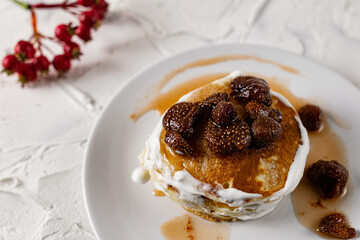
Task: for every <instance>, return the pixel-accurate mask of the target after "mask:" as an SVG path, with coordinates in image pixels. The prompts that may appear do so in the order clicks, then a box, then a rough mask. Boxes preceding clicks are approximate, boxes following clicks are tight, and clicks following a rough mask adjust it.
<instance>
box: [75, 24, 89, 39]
mask: <svg viewBox="0 0 360 240" xmlns="http://www.w3.org/2000/svg"><path fill="white" fill-rule="evenodd" d="M75 33H76V35H78V37H79V38H80V39H82V40H83V41H84V42H87V41H90V40H91V33H90V28H88V27H86V26H84V25H81V24H80V25H79V26H78V27H77V28H76V30H75Z"/></svg>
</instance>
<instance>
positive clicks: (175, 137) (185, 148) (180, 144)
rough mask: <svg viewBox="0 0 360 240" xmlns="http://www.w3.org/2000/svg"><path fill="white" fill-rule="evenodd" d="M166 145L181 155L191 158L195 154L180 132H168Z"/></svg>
mask: <svg viewBox="0 0 360 240" xmlns="http://www.w3.org/2000/svg"><path fill="white" fill-rule="evenodd" d="M165 143H166V144H167V145H169V147H170V148H171V149H172V150H173V151H175V152H176V153H177V154H179V155H183V156H189V155H191V154H192V153H193V149H192V147H191V146H190V145H189V144H188V143H187V142H186V141H185V139H184V138H183V137H182V136H181V134H180V133H178V132H175V131H167V132H166V134H165Z"/></svg>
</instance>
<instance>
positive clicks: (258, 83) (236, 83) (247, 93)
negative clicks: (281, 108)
mask: <svg viewBox="0 0 360 240" xmlns="http://www.w3.org/2000/svg"><path fill="white" fill-rule="evenodd" d="M230 87H231V89H232V90H233V92H232V93H231V96H232V97H233V98H235V99H236V100H238V101H240V102H249V101H252V100H253V101H257V102H261V103H263V104H265V105H266V106H270V105H271V104H272V98H271V95H270V86H269V84H268V83H267V82H266V81H265V80H263V79H260V78H256V77H252V76H240V77H237V78H235V79H234V80H232V81H231V84H230Z"/></svg>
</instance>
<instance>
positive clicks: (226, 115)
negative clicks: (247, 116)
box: [211, 101, 237, 126]
mask: <svg viewBox="0 0 360 240" xmlns="http://www.w3.org/2000/svg"><path fill="white" fill-rule="evenodd" d="M236 117H237V113H236V109H235V105H234V104H233V103H232V102H226V101H221V102H219V103H218V104H217V105H216V106H215V108H214V109H213V110H212V112H211V119H212V120H213V121H214V122H215V123H216V124H217V125H220V126H225V125H226V124H228V123H229V122H230V121H233V120H235V119H236Z"/></svg>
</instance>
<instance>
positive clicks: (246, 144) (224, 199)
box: [140, 71, 309, 221]
mask: <svg viewBox="0 0 360 240" xmlns="http://www.w3.org/2000/svg"><path fill="white" fill-rule="evenodd" d="M308 151H309V139H308V136H307V132H306V130H305V128H304V127H303V125H302V123H301V121H300V119H299V117H298V115H297V113H296V111H295V110H294V108H293V107H292V106H291V104H290V103H289V101H288V100H287V99H286V98H284V97H283V96H281V95H280V94H278V93H276V92H273V91H271V90H270V88H269V86H268V84H267V83H266V82H265V81H264V80H262V79H258V78H255V77H252V76H245V75H244V74H243V73H242V72H240V71H236V72H232V73H231V74H229V75H228V76H226V77H224V78H222V79H219V80H216V81H214V82H212V83H210V84H207V85H205V86H203V87H201V88H198V89H196V90H194V91H192V92H190V93H188V94H186V95H185V96H183V97H182V98H181V99H180V100H179V102H178V103H176V104H175V105H173V106H172V107H170V108H169V109H168V110H167V112H166V113H165V114H164V115H163V116H162V120H161V121H160V122H159V124H158V125H157V126H156V128H155V130H154V131H153V133H152V134H151V136H150V138H149V139H148V140H147V141H146V147H145V150H144V151H143V152H142V154H141V155H140V161H141V164H142V166H143V167H144V168H145V169H147V170H148V171H149V173H150V176H151V179H152V180H153V182H154V186H155V188H156V189H157V190H160V191H162V192H164V193H165V195H166V196H168V197H169V198H170V199H172V200H173V201H175V202H177V203H179V204H181V205H182V206H183V207H184V208H185V209H186V210H188V211H190V212H193V213H195V214H197V215H199V216H201V217H203V218H205V219H208V220H212V221H219V220H220V221H235V220H238V219H241V220H248V219H254V218H258V217H261V216H263V215H264V214H266V213H268V212H270V211H271V210H272V209H273V208H274V207H275V206H276V204H277V203H278V202H279V201H280V200H281V199H282V198H283V197H285V196H286V195H288V194H289V193H291V192H292V191H293V190H294V189H295V187H296V186H297V185H298V183H299V181H300V179H301V177H302V175H303V171H304V167H305V162H306V157H307V154H308Z"/></svg>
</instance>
